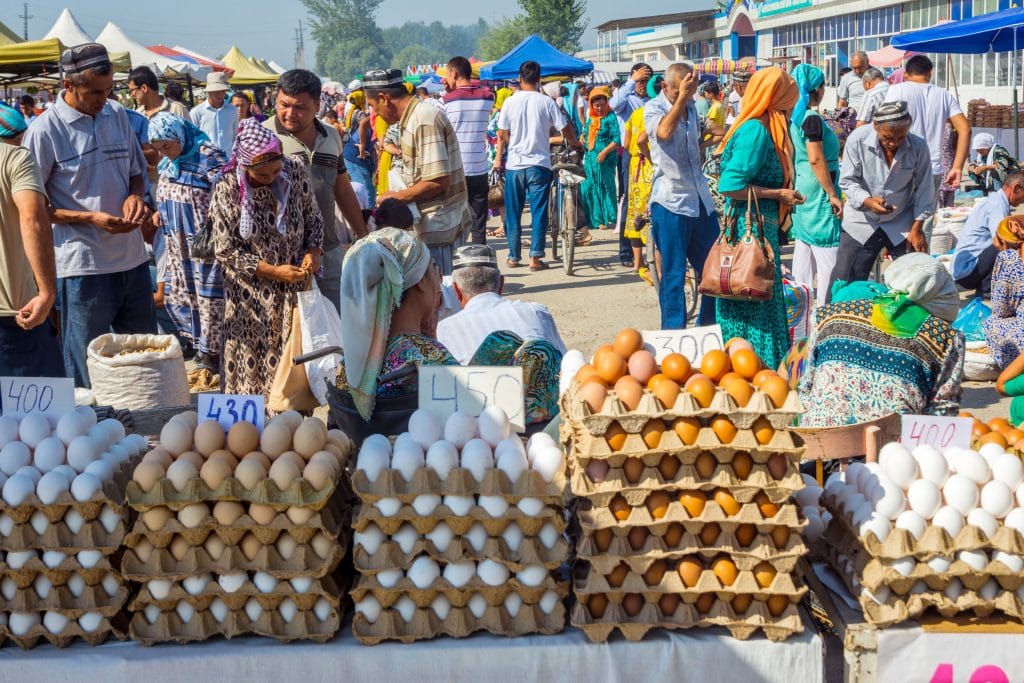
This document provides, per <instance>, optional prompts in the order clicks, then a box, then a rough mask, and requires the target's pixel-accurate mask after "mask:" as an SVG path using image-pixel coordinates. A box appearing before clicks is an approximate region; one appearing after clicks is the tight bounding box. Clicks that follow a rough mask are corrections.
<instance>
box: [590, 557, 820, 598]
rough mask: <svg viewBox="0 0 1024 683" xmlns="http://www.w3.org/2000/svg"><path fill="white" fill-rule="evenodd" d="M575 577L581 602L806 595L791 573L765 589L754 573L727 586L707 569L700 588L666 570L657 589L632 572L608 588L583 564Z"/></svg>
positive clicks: (604, 580)
mask: <svg viewBox="0 0 1024 683" xmlns="http://www.w3.org/2000/svg"><path fill="white" fill-rule="evenodd" d="M576 574H577V576H576V579H575V581H574V584H573V590H574V591H575V593H576V597H577V598H578V599H583V596H587V595H593V594H595V593H604V594H606V595H608V596H609V599H610V596H611V595H612V594H619V593H639V594H641V595H643V596H644V597H645V598H646V599H647V600H648V601H649V602H657V601H658V599H659V598H660V597H661V596H662V595H664V594H666V593H673V594H676V595H679V596H680V597H682V598H691V600H688V601H687V602H695V601H696V600H697V598H698V597H700V596H701V595H704V594H706V593H715V594H717V595H718V597H719V598H723V599H726V600H731V599H732V598H733V597H734V596H736V595H739V594H744V595H753V596H754V599H755V600H767V599H768V598H769V597H771V596H773V595H784V596H786V597H788V598H789V599H790V602H798V601H799V600H800V598H802V597H803V596H804V595H805V594H806V593H807V587H806V586H798V585H797V582H796V581H795V580H794V576H793V575H792V574H790V573H788V572H780V573H777V574H776V575H775V577H774V578H773V579H772V582H771V583H770V584H769V585H767V586H763V587H762V586H759V585H758V583H757V581H756V580H755V579H754V573H753V572H751V571H750V570H741V571H739V573H738V575H737V577H736V580H735V581H734V582H733V583H732V584H730V585H728V586H724V585H722V582H721V581H719V580H718V577H717V576H715V574H714V572H712V571H711V570H710V569H705V570H704V571H702V572H701V573H700V577H699V578H698V579H697V584H696V585H695V586H692V587H689V586H687V585H686V584H684V583H683V580H682V578H681V577H680V576H679V573H678V572H677V571H675V570H674V569H672V570H666V571H665V574H664V576H662V578H661V581H660V582H659V583H657V584H654V585H648V584H647V583H646V582H645V581H644V577H643V576H642V575H640V574H637V573H635V572H629V573H627V574H626V577H625V580H624V581H623V583H622V585H621V586H612V585H611V584H609V582H608V577H607V576H605V575H603V574H600V573H598V572H596V571H593V570H592V568H590V567H587V566H586V565H582V564H581V565H577V566H576Z"/></svg>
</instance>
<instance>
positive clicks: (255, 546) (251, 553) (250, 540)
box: [239, 532, 263, 562]
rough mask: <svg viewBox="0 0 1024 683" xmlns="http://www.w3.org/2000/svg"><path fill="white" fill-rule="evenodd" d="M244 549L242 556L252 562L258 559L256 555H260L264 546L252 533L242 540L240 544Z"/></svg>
mask: <svg viewBox="0 0 1024 683" xmlns="http://www.w3.org/2000/svg"><path fill="white" fill-rule="evenodd" d="M239 545H240V546H241V548H242V554H243V555H245V556H246V558H247V559H248V560H249V561H250V562H251V561H252V560H255V559H256V555H257V554H259V552H260V550H261V549H262V548H263V544H262V543H260V540H259V539H258V538H256V537H255V536H254V535H253V534H252V533H251V532H250V533H248V534H246V535H245V536H244V537H243V538H242V542H241V543H239Z"/></svg>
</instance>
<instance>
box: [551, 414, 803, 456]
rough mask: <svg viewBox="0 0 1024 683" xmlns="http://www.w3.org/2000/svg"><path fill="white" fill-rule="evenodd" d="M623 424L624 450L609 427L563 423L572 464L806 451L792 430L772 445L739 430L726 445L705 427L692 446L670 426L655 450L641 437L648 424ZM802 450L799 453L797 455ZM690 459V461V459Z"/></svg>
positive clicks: (562, 434)
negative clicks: (668, 456)
mask: <svg viewBox="0 0 1024 683" xmlns="http://www.w3.org/2000/svg"><path fill="white" fill-rule="evenodd" d="M620 424H621V426H622V428H623V430H625V432H626V439H625V442H624V444H623V446H622V448H620V449H619V450H614V449H613V448H612V447H611V446H610V445H608V440H607V439H606V438H605V434H607V433H608V428H607V427H605V428H604V429H601V430H599V431H594V430H591V429H589V428H587V427H585V426H584V425H581V424H574V423H571V422H564V423H562V428H561V432H560V437H561V439H562V442H563V443H564V444H567V445H568V449H567V450H568V453H569V462H570V464H572V463H573V462H574V461H579V460H581V459H587V460H607V459H611V458H616V457H618V456H631V455H633V456H643V455H647V454H648V453H652V452H656V453H669V454H672V455H676V456H678V457H680V458H684V462H690V463H692V462H693V461H694V460H695V459H696V458H697V454H698V453H700V452H701V451H712V452H714V451H719V452H720V453H722V455H723V456H725V458H724V459H722V460H721V462H728V460H729V458H731V454H732V453H735V452H736V451H746V452H748V453H750V454H751V456H753V455H754V454H755V453H766V454H768V455H771V454H772V453H794V454H795V455H801V454H802V453H803V448H804V442H803V440H802V439H801V438H800V436H799V435H798V434H796V433H795V432H792V431H790V430H788V429H777V430H775V433H774V434H773V435H772V438H771V440H770V441H769V442H768V443H761V442H759V441H758V440H757V438H756V437H755V436H754V433H753V432H752V431H751V430H750V429H747V428H740V429H738V430H737V432H736V436H734V437H733V439H732V441H730V442H729V443H722V440H721V439H719V438H718V436H717V435H716V434H715V432H714V430H713V429H712V428H711V427H701V428H700V430H699V431H698V432H697V440H696V441H694V442H693V443H692V444H684V443H683V440H682V439H680V438H679V435H678V434H676V432H675V430H673V429H672V428H671V427H670V426H666V428H665V431H664V433H663V434H662V436H661V441H659V442H658V444H657V446H656V447H655V448H651V447H650V446H648V445H647V443H646V442H645V441H644V438H643V436H642V435H641V430H642V429H643V427H644V425H645V424H647V422H646V421H645V422H643V423H640V424H639V425H636V424H632V423H628V424H622V423H620ZM798 450H799V452H797V451H798ZM768 455H766V456H764V458H760V459H758V458H756V457H755V458H754V459H755V461H758V462H763V461H764V460H766V459H767V457H768ZM687 457H688V459H686V458H687Z"/></svg>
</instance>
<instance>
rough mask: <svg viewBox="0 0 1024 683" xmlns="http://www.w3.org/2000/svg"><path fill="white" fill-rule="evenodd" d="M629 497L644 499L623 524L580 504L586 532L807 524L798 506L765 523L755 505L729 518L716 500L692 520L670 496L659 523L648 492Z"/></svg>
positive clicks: (578, 511)
mask: <svg viewBox="0 0 1024 683" xmlns="http://www.w3.org/2000/svg"><path fill="white" fill-rule="evenodd" d="M626 493H627V494H631V495H630V496H627V495H626V494H624V495H623V498H625V499H626V502H627V503H630V497H632V494H643V495H642V496H637V498H639V500H634V501H633V502H632V503H631V505H632V507H631V508H630V511H629V516H628V517H627V518H626V519H624V520H619V519H618V518H617V517H616V516H615V515H614V514H613V513H612V511H611V510H610V509H609V508H607V507H602V506H595V505H591V504H590V503H589V501H586V500H583V501H580V503H579V505H578V506H577V508H576V516H577V517H578V518H579V520H580V525H581V526H582V527H583V528H584V529H603V528H608V527H635V526H645V527H654V526H659V527H660V525H662V524H665V525H667V524H669V523H671V522H680V523H682V524H683V526H684V527H687V524H688V523H689V524H690V526H688V527H687V528H688V530H690V531H692V532H693V533H699V527H697V526H696V524H697V523H699V524H700V526H703V525H704V524H710V523H711V522H715V523H717V524H719V525H724V524H725V523H730V524H735V525H739V524H754V525H755V526H756V525H761V524H770V525H771V526H788V527H790V528H791V529H797V528H800V529H802V528H803V527H804V524H805V520H804V519H802V518H801V517H800V515H799V510H798V508H797V506H796V504H794V503H782V504H781V505H779V510H778V512H776V513H775V516H774V517H771V518H769V519H765V518H764V517H763V516H762V515H761V510H760V508H758V506H757V504H755V503H752V502H750V503H742V504H741V505H740V510H739V512H738V513H736V514H735V515H729V514H726V512H725V510H723V509H722V507H721V506H720V505H719V504H718V503H717V502H715V501H714V500H708V501H707V502H706V503H705V504H704V509H703V510H702V511H701V514H700V516H698V517H690V514H689V513H688V512H687V511H686V508H685V507H683V504H682V503H680V502H679V499H678V496H675V497H671V496H670V502H669V504H668V506H667V508H666V511H665V515H664V517H661V518H659V519H655V518H654V517H653V516H652V515H651V513H650V511H649V510H648V509H647V507H646V505H645V504H644V501H645V500H646V499H647V496H648V495H649V493H648V492H646V491H628V492H626ZM737 502H738V501H737ZM722 528H723V529H724V528H725V527H724V526H723V527H722ZM694 529H696V531H694Z"/></svg>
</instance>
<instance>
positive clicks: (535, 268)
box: [530, 261, 551, 273]
mask: <svg viewBox="0 0 1024 683" xmlns="http://www.w3.org/2000/svg"><path fill="white" fill-rule="evenodd" d="M550 267H551V266H549V265H548V264H546V263H544V262H543V261H541V262H540V263H538V264H537V265H535V266H530V272H532V273H536V272H537V271H538V270H547V269H548V268H550Z"/></svg>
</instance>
